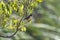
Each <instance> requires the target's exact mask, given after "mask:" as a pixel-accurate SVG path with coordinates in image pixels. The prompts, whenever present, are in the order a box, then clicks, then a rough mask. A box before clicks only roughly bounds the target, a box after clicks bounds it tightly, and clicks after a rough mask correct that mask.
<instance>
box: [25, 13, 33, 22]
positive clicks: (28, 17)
mask: <svg viewBox="0 0 60 40" xmlns="http://www.w3.org/2000/svg"><path fill="white" fill-rule="evenodd" d="M31 18H32V14H30V15H29V16H27V17H26V18H24V20H28V22H29V21H30V20H31Z"/></svg>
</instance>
